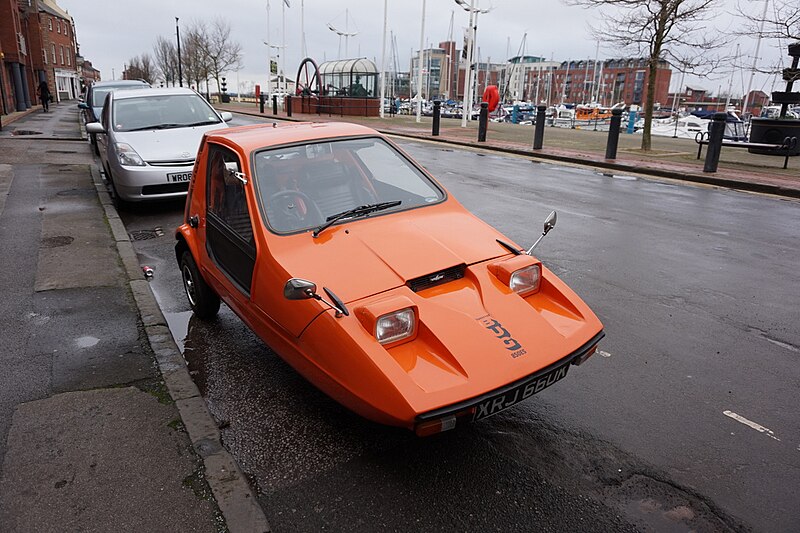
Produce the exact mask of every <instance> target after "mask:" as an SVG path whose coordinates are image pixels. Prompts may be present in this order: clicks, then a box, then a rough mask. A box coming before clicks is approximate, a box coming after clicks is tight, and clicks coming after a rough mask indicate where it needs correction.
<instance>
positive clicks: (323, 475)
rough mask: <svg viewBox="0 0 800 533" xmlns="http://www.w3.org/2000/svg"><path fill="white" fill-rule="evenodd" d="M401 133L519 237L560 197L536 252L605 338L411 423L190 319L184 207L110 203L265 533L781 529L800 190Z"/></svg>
mask: <svg viewBox="0 0 800 533" xmlns="http://www.w3.org/2000/svg"><path fill="white" fill-rule="evenodd" d="M257 120H258V119H253V118H246V117H238V116H237V118H236V119H235V121H234V123H240V124H241V123H250V122H254V121H257ZM399 144H400V145H401V146H402V147H403V148H404V149H405V150H407V151H408V152H409V153H410V154H412V155H413V157H415V158H416V159H417V160H419V161H420V162H421V163H422V164H423V165H424V166H425V167H426V168H428V170H430V171H431V172H432V173H433V175H434V176H436V177H438V178H439V179H440V180H441V181H442V183H443V184H444V185H445V186H446V187H447V188H448V189H449V191H450V192H451V193H452V194H453V195H454V196H455V197H456V198H458V199H459V200H460V201H461V202H462V203H463V204H464V205H465V206H466V207H467V208H468V209H470V210H471V211H473V212H474V213H475V214H477V215H478V216H480V217H481V218H483V219H484V220H486V221H487V222H489V223H490V224H492V225H494V226H495V227H497V228H498V229H499V230H501V231H502V232H504V233H505V234H506V235H508V236H509V237H511V238H512V239H514V240H515V241H516V242H518V243H519V244H521V245H529V244H530V243H532V242H533V241H534V240H535V238H536V237H537V236H538V234H539V233H540V231H541V222H542V221H543V220H544V218H545V216H546V215H547V213H549V212H550V210H552V209H555V210H557V211H558V214H559V220H558V226H557V227H556V229H555V230H554V231H553V232H552V233H550V234H549V235H548V236H547V237H546V238H545V240H544V241H543V242H542V244H541V245H540V247H539V248H537V254H538V256H539V257H540V258H541V259H542V260H543V261H544V262H545V264H546V265H547V266H548V267H549V268H551V269H552V270H553V271H554V272H555V273H556V274H557V275H559V276H560V277H561V278H562V279H564V280H565V281H566V282H567V283H568V284H569V285H570V286H571V287H572V288H573V289H574V290H576V291H577V292H578V294H579V295H581V296H582V297H583V298H584V300H585V301H586V302H587V303H589V305H590V306H591V307H592V308H593V309H594V310H595V312H596V313H597V314H598V316H599V317H600V318H601V320H602V321H603V322H604V324H605V327H606V333H607V338H606V340H604V341H603V343H602V344H601V350H602V351H601V352H600V353H599V354H598V355H595V356H594V357H593V358H592V359H590V360H589V362H587V363H586V364H585V365H583V366H581V367H577V368H573V370H572V371H571V372H570V374H569V376H568V377H567V379H565V380H563V381H561V382H560V383H558V384H557V385H556V386H554V387H552V388H550V389H548V390H546V391H544V392H543V393H541V394H539V395H537V396H536V397H535V398H533V399H531V400H529V401H528V402H526V403H523V404H521V405H519V406H516V407H514V408H512V409H510V410H508V411H505V412H503V413H501V414H499V415H497V416H495V417H493V418H491V419H488V420H485V421H483V422H480V423H478V424H474V425H472V426H469V427H467V428H466V429H464V430H460V431H455V432H452V433H450V434H444V435H442V436H441V437H438V438H433V439H422V440H420V439H417V438H416V437H414V436H413V435H410V434H408V433H407V432H405V431H400V430H395V429H390V428H384V427H380V426H377V425H375V424H372V423H369V422H366V421H364V420H362V419H360V418H358V417H357V416H355V415H352V414H350V413H349V412H347V411H346V410H345V409H344V408H342V407H340V406H339V405H338V404H336V403H335V402H333V401H332V400H330V399H328V398H327V397H326V396H324V395H323V394H321V393H320V392H318V391H317V390H316V389H314V388H313V387H312V386H311V385H309V384H308V383H307V382H305V381H304V380H303V379H302V378H301V377H300V376H299V375H297V374H296V373H295V372H294V371H293V370H292V369H291V368H290V367H288V365H286V364H285V363H283V362H282V361H281V360H280V359H279V358H278V357H277V356H276V355H275V354H274V353H273V352H272V351H271V350H270V349H269V348H268V347H267V346H265V345H264V344H263V343H261V342H260V341H259V340H258V339H257V338H256V337H255V336H254V335H253V334H252V333H250V332H249V331H248V330H247V328H246V327H245V326H244V325H243V324H242V323H241V322H240V321H239V320H238V318H236V316H235V315H233V313H232V312H231V311H230V310H228V309H227V308H224V307H223V310H222V312H221V314H220V317H219V319H218V320H217V321H215V322H212V323H204V322H202V321H199V320H197V319H194V318H191V319H190V313H189V312H188V304H187V303H186V301H185V297H184V295H183V294H182V292H181V283H180V278H179V272H178V269H177V266H176V263H175V259H174V253H173V251H172V245H173V241H172V239H171V232H172V230H173V228H174V227H175V226H176V225H177V224H179V223H180V221H181V218H182V205H181V204H172V205H155V206H147V207H144V208H141V209H137V210H136V212H129V213H124V214H123V219H124V221H125V223H126V226H127V227H128V230H129V232H131V233H132V234H133V236H134V237H135V238H136V239H138V240H136V242H135V245H136V248H137V251H138V253H139V254H140V259H141V261H142V264H146V265H149V266H151V267H153V268H154V269H155V278H154V279H153V281H152V284H153V289H154V291H155V293H156V296H157V298H158V299H159V302H160V304H161V306H162V309H163V310H164V312H165V315H166V316H167V317H168V319H169V320H170V322H171V325H172V328H173V331H174V333H175V335H176V338H177V339H178V340H179V342H182V343H183V344H185V356H186V359H187V361H188V363H189V366H190V370H191V371H192V374H193V376H194V378H195V380H196V382H197V384H198V385H199V387H200V389H201V391H202V392H203V394H204V395H205V398H206V400H207V402H208V405H209V407H210V409H211V411H212V412H213V414H214V415H215V417H217V419H218V421H219V422H220V424H221V426H222V427H223V430H222V432H223V440H224V443H225V445H226V447H227V448H228V449H229V450H230V451H231V452H232V453H233V455H234V457H235V458H236V459H237V461H238V462H239V464H240V465H241V467H242V469H243V470H244V471H245V472H246V473H247V474H248V475H249V476H250V478H251V480H252V482H253V483H254V485H256V486H257V488H258V490H259V495H260V499H261V502H262V504H263V506H264V508H265V511H266V512H267V515H268V518H269V520H270V523H271V524H272V525H273V527H274V528H275V529H276V530H278V531H283V530H321V529H333V530H342V529H348V530H363V531H374V530H376V529H382V530H415V529H416V530H426V531H427V530H504V531H505V530H534V529H535V530H578V529H581V530H587V529H588V530H622V529H625V528H628V527H635V528H638V529H653V530H658V531H685V530H689V529H694V530H698V531H715V530H744V529H754V530H764V531H791V530H794V529H796V527H797V524H798V523H800V497H799V496H798V494H800V475H798V472H799V471H800V411H799V410H798V407H797V406H798V405H800V369H799V368H798V365H797V362H798V358H799V357H800V328H798V327H797V324H798V323H800V274H798V268H797V267H798V265H800V203H799V202H797V201H791V200H785V199H780V198H774V197H767V196H763V195H754V194H748V193H740V192H735V191H728V190H720V189H714V188H707V187H698V186H694V185H685V184H682V183H675V182H666V181H656V180H652V179H644V178H638V177H634V176H610V175H603V174H599V173H597V172H594V171H592V170H590V169H583V168H576V167H565V166H557V165H554V164H551V163H536V162H531V161H530V160H529V159H525V158H514V157H508V156H497V155H493V154H483V153H478V152H469V151H459V150H452V149H450V148H443V147H441V146H438V145H434V144H426V143H418V142H406V141H401V142H399ZM156 228H159V229H160V232H163V234H164V235H163V236H159V231H155V230H156ZM148 237H149V238H148ZM187 330H188V332H187ZM184 339H185V340H184Z"/></svg>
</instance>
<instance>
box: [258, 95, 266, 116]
mask: <svg viewBox="0 0 800 533" xmlns="http://www.w3.org/2000/svg"><path fill="white" fill-rule="evenodd" d="M264 98H265V96H264V93H261V94H259V95H258V110H259V112H260V113H263V112H264Z"/></svg>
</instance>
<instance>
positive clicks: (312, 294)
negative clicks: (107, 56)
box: [283, 278, 350, 318]
mask: <svg viewBox="0 0 800 533" xmlns="http://www.w3.org/2000/svg"><path fill="white" fill-rule="evenodd" d="M324 289H325V294H327V295H328V297H329V298H330V299H331V300H333V303H331V302H329V301H327V300H326V299H325V298H323V297H322V296H320V295H319V294H317V285H316V284H315V283H314V282H313V281H308V280H307V279H301V278H292V279H290V280H289V281H287V282H286V285H284V286H283V296H284V297H285V298H286V299H287V300H311V299H314V300H318V301H320V302H322V303H324V304H325V305H327V306H328V307H330V308H331V309H333V310H334V311H336V318H339V317H341V316H342V315H344V316H349V315H350V311H348V310H347V307H346V306H345V305H344V302H342V301H341V300H340V299H339V297H338V296H336V295H335V294H334V293H333V291H331V290H330V289H328V288H327V287H325V288H324Z"/></svg>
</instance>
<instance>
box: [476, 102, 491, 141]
mask: <svg viewBox="0 0 800 533" xmlns="http://www.w3.org/2000/svg"><path fill="white" fill-rule="evenodd" d="M478 117H479V118H478V142H479V143H482V142H486V130H487V127H488V125H489V104H488V103H486V102H481V114H480V115H478Z"/></svg>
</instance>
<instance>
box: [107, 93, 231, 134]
mask: <svg viewBox="0 0 800 533" xmlns="http://www.w3.org/2000/svg"><path fill="white" fill-rule="evenodd" d="M112 111H113V115H112V120H113V123H114V130H115V131H139V130H148V129H170V128H184V127H188V126H204V125H207V124H217V123H219V122H222V121H221V120H220V118H219V117H218V116H217V113H216V112H215V111H214V109H213V108H212V107H211V106H210V105H208V104H207V103H206V101H205V100H203V99H202V98H201V97H200V96H198V95H196V94H169V95H158V96H155V95H153V96H150V95H148V96H137V97H136V98H119V99H115V100H114V109H113V110H112Z"/></svg>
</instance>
